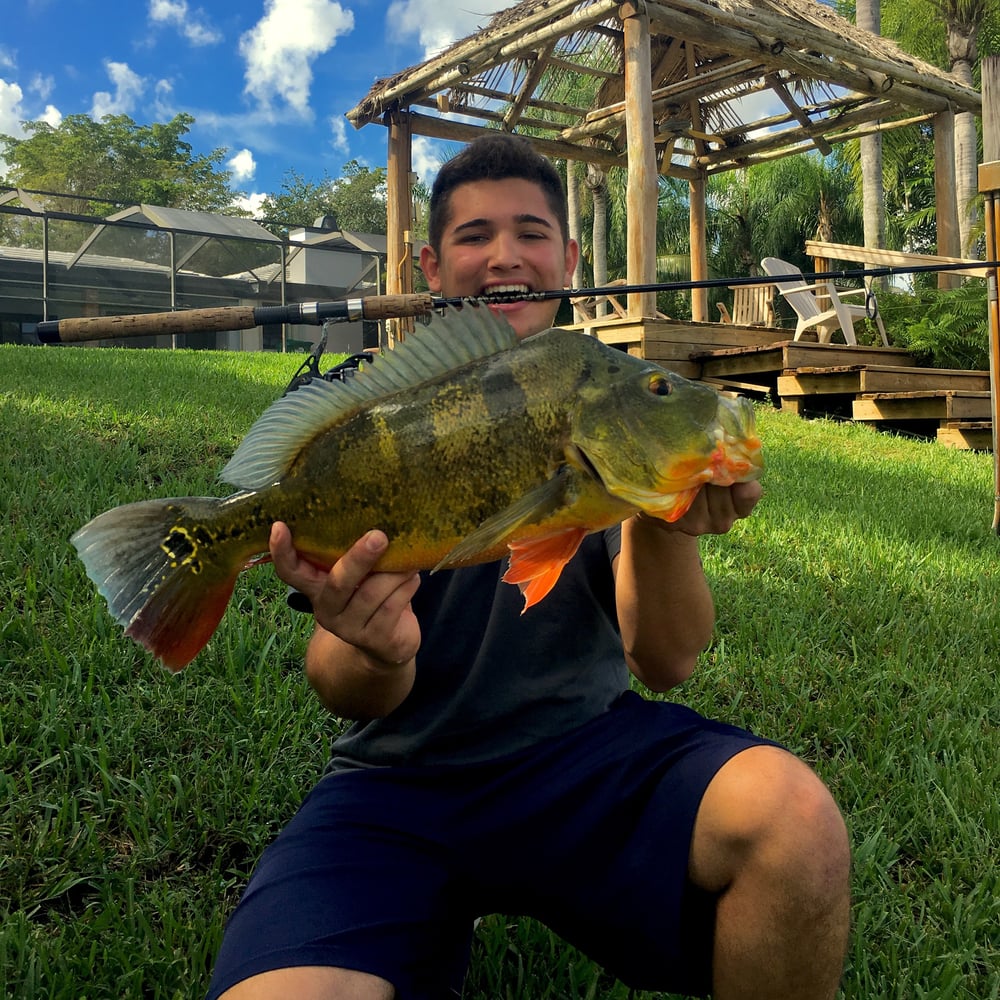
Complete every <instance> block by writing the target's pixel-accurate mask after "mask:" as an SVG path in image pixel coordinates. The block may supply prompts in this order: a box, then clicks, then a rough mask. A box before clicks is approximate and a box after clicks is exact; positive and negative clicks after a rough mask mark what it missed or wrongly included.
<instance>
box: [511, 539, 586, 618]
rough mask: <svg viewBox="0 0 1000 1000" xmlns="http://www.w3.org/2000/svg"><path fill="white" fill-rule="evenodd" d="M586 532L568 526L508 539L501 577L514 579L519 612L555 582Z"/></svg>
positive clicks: (548, 589)
mask: <svg viewBox="0 0 1000 1000" xmlns="http://www.w3.org/2000/svg"><path fill="white" fill-rule="evenodd" d="M586 534H587V532H586V530H585V529H583V528H568V529H567V530H566V531H561V532H560V533H559V534H558V535H547V536H546V537H545V538H533V539H530V540H526V541H523V542H511V544H510V546H509V548H510V566H509V567H508V569H507V572H506V573H504V576H503V578H504V582H505V583H516V584H517V585H518V586H519V587H520V588H521V593H522V594H523V595H524V607H523V608H522V609H521V613H522V614H523V613H524V612H525V611H527V610H528V608H530V607H531V606H532V604H537V603H538V602H539V601H540V600H541V599H542V598H543V597H545V595H546V594H547V593H548V592H549V591H550V590H551V589H552V588H553V587H554V586H555V585H556V581H557V580H558V579H559V575H560V574H561V573H562V571H563V567H564V566H565V565H566V563H568V562H569V561H570V559H572V558H573V555H574V554H575V553H576V550H577V549H578V548H579V547H580V542H582V541H583V539H584V537H585V536H586Z"/></svg>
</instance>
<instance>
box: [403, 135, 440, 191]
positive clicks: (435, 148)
mask: <svg viewBox="0 0 1000 1000" xmlns="http://www.w3.org/2000/svg"><path fill="white" fill-rule="evenodd" d="M448 157H449V153H448V151H447V150H446V149H445V148H444V147H443V146H441V145H440V144H439V143H438V142H436V141H435V140H434V139H428V138H427V136H425V135H415V136H414V137H413V145H412V147H411V149H410V163H411V165H412V167H413V172H414V173H415V174H416V175H417V177H419V178H420V180H421V181H422V182H423V183H424V184H426V185H427V187H428V188H429V187H430V186H431V185H432V184H433V183H434V178H435V177H437V172H438V171H439V170H440V169H441V164H442V163H444V161H445V160H447V159H448Z"/></svg>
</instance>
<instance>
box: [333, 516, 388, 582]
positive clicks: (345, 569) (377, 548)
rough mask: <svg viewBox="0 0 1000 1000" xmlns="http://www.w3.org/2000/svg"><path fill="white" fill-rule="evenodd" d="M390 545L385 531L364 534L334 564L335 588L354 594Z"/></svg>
mask: <svg viewBox="0 0 1000 1000" xmlns="http://www.w3.org/2000/svg"><path fill="white" fill-rule="evenodd" d="M388 547H389V539H388V538H387V537H386V535H385V532H383V531H378V530H373V531H369V532H367V533H366V534H364V535H362V536H361V538H359V539H358V540H357V541H356V542H355V543H354V544H353V545H352V546H351V547H350V548H349V549H348V550H347V551H346V552H345V553H344V554H343V555H342V556H341V557H340V559H338V560H337V562H336V563H335V564H334V566H333V569H331V570H330V584H331V586H332V587H333V589H335V590H337V591H339V592H343V593H347V594H353V593H354V591H355V590H357V589H358V587H359V586H360V585H361V581H362V580H364V579H365V577H366V576H368V575H369V574H370V573H371V572H372V571H373V570H374V569H375V566H376V564H377V563H378V561H379V559H381V558H382V555H383V553H384V552H385V550H386V549H387V548H388Z"/></svg>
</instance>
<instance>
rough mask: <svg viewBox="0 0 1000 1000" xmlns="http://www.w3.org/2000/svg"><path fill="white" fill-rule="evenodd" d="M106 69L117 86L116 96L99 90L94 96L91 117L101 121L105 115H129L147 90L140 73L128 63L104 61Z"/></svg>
mask: <svg viewBox="0 0 1000 1000" xmlns="http://www.w3.org/2000/svg"><path fill="white" fill-rule="evenodd" d="M104 68H105V69H106V70H107V73H108V77H109V78H110V79H111V82H112V83H113V84H114V86H115V92H114V94H113V95H112V94H109V93H108V92H107V91H106V90H99V91H98V92H97V93H96V94H94V103H93V106H92V107H91V109H90V116H91V117H92V118H93V119H94V120H95V121H100V120H101V119H102V118H103V117H104V116H105V115H127V114H129V113H130V112H131V111H132V109H133V108H134V107H135V105H136V102H137V101H138V99H139V98H140V97H141V96H142V93H143V91H144V90H145V89H146V83H145V81H144V80H143V78H142V77H141V76H139V74H138V73H135V72H133V71H132V70H131V69H129V67H128V63H120V62H112V61H111V60H110V59H106V60H105V61H104Z"/></svg>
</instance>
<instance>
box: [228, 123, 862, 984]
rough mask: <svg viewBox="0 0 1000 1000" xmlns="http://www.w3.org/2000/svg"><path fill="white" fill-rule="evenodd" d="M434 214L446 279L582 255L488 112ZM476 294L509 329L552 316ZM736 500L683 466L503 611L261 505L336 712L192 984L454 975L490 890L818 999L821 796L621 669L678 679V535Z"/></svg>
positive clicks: (719, 525) (834, 949) (664, 681)
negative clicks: (683, 494) (314, 535)
mask: <svg viewBox="0 0 1000 1000" xmlns="http://www.w3.org/2000/svg"><path fill="white" fill-rule="evenodd" d="M429 236H430V239H429V246H428V247H427V248H426V249H425V250H424V252H423V254H422V256H421V265H422V267H423V269H424V273H425V274H426V276H427V280H428V283H429V285H430V287H431V289H432V291H435V292H440V293H441V294H443V295H447V296H454V295H478V294H482V293H484V292H486V291H489V290H499V289H518V290H529V291H530V290H534V289H538V290H541V289H546V288H554V287H563V286H565V285H566V284H568V283H569V281H570V276H571V274H572V271H573V267H574V265H575V263H576V255H577V252H578V250H577V247H576V245H575V243H573V242H572V241H571V240H569V238H568V234H567V225H566V214H565V203H564V200H563V192H562V188H561V184H560V181H559V177H558V174H556V173H555V171H554V169H553V168H552V166H551V165H550V164H549V163H548V161H547V160H545V159H544V158H543V157H541V156H538V155H537V154H535V153H534V152H533V151H532V150H531V148H530V146H528V144H527V143H526V142H524V140H521V139H518V138H515V137H513V136H510V135H505V134H502V133H497V134H496V135H495V136H488V137H485V138H483V139H480V140H477V141H476V142H475V143H473V144H471V145H470V146H469V147H467V148H466V149H465V150H464V151H463V152H462V153H461V154H459V155H458V156H457V157H455V158H454V159H453V160H451V161H450V162H449V163H448V164H446V165H445V166H444V167H443V168H442V170H441V172H440V174H439V175H438V178H437V181H436V182H435V185H434V191H433V194H432V202H431V217H430V233H429ZM497 308H498V309H499V310H500V311H502V312H503V313H504V314H505V315H506V318H507V319H508V321H509V322H510V323H511V325H512V326H513V327H514V329H515V331H516V332H517V334H518V335H519V336H520V337H524V336H528V335H530V334H533V333H537V332H539V331H541V330H543V329H545V328H547V327H548V326H550V325H551V323H552V321H553V318H554V313H555V305H554V303H551V302H548V303H546V302H520V303H514V304H510V305H503V306H498V307H497ZM759 495H760V493H759V486H758V485H757V484H756V483H747V484H740V485H737V486H734V487H731V488H728V489H722V488H717V487H705V488H704V489H703V490H702V491H701V493H700V494H699V496H698V498H697V500H696V503H695V504H694V505H693V506H692V508H691V510H690V511H689V512H688V513H687V514H686V515H685V516H684V517H683V518H682V519H681V520H679V521H677V522H675V523H674V524H672V525H666V524H664V523H663V522H659V521H656V520H654V519H646V518H644V517H643V516H642V515H638V516H636V517H633V518H630V519H629V520H627V521H626V522H624V523H623V524H622V525H621V527H620V529H618V528H616V529H611V530H609V531H607V532H604V533H595V534H594V535H591V536H588V538H586V539H585V540H584V544H583V545H582V546H581V548H580V550H579V552H578V553H577V555H576V556H575V557H574V558H573V559H572V560H571V562H570V564H569V565H567V567H566V569H565V570H564V571H563V575H562V577H561V578H560V580H559V582H558V584H557V585H556V587H555V588H554V589H553V591H552V593H550V594H549V595H548V597H546V599H545V600H544V601H543V602H541V603H540V604H539V605H537V606H536V607H535V608H533V609H532V611H531V613H530V614H528V615H525V616H523V617H522V616H521V615H520V613H519V612H520V598H519V595H518V593H517V590H516V588H514V587H511V586H509V585H507V584H504V583H502V582H500V576H501V575H502V573H503V570H504V567H503V565H502V563H493V564H488V565H486V566H474V567H470V568H467V569H461V570H457V571H454V572H445V573H438V574H435V575H434V576H424V577H421V575H419V574H414V575H409V574H393V573H375V572H372V568H373V567H374V565H375V563H376V562H377V560H378V558H379V556H380V555H381V553H382V552H383V551H384V549H385V547H386V545H387V544H388V540H387V539H386V537H385V535H384V534H383V533H381V532H380V531H378V530H377V526H373V530H372V531H370V532H368V534H366V535H365V536H364V537H363V538H361V539H360V540H359V541H358V542H357V544H356V545H355V546H354V547H353V548H352V549H351V550H350V551H348V552H347V553H346V554H345V555H344V557H343V558H342V559H341V560H340V561H339V562H338V563H337V564H336V565H335V566H334V567H333V568H332V569H331V570H330V572H329V573H323V572H320V571H318V570H316V569H315V567H312V566H311V565H310V564H308V563H307V562H305V561H304V560H301V559H299V557H298V556H297V554H296V552H295V549H294V540H293V539H292V538H291V537H290V533H289V531H288V528H287V527H286V526H285V525H282V524H277V525H275V526H274V529H273V532H272V536H271V551H272V555H273V558H274V564H275V567H276V569H277V571H278V573H279V575H280V576H281V577H282V579H284V580H285V581H286V582H287V583H289V584H290V585H291V586H292V587H294V588H295V589H296V591H297V592H298V594H299V595H300V596H301V597H302V598H303V600H304V601H305V602H307V604H308V606H309V608H310V609H311V611H312V613H313V615H314V616H315V620H316V628H315V631H314V633H313V636H312V638H311V640H310V643H309V647H308V650H307V653H306V673H307V677H308V679H309V681H310V683H311V684H312V686H313V688H314V689H315V691H316V693H317V695H318V697H319V698H320V700H321V701H322V702H323V704H324V705H325V706H326V707H327V708H328V709H329V710H330V711H331V712H332V713H334V714H335V715H337V716H340V717H343V718H347V719H353V720H357V721H356V722H355V724H354V725H352V726H351V728H350V729H349V730H348V731H347V732H346V733H345V734H344V735H343V736H341V737H340V738H339V739H338V740H337V741H336V742H335V744H334V758H333V760H332V761H331V763H330V767H329V769H328V774H327V775H326V776H325V777H324V778H323V779H322V780H321V781H320V782H319V784H318V785H317V786H316V788H315V789H314V790H313V792H312V793H311V794H310V796H309V797H308V798H307V800H306V801H305V802H304V803H303V805H302V807H301V809H300V810H299V812H298V814H297V815H296V817H295V818H294V819H293V820H292V822H291V823H290V824H289V826H288V827H286V829H285V830H284V831H283V832H282V834H281V835H280V836H279V838H278V839H277V841H276V842H275V843H274V844H273V845H272V846H271V847H270V848H269V849H268V851H267V852H266V853H265V855H264V857H263V858H262V860H261V862H260V865H259V866H258V868H257V871H256V872H255V873H254V876H253V878H252V880H251V882H250V885H249V886H248V889H247V892H246V894H245V896H244V898H243V900H242V902H241V903H240V906H239V907H238V908H237V910H236V911H235V913H234V914H233V917H232V919H231V921H230V924H229V926H228V928H227V933H226V938H225V941H224V943H223V947H222V950H221V952H220V956H219V961H218V965H217V968H216V974H215V978H214V980H213V984H212V989H211V993H210V996H211V997H213V998H215V997H218V996H224V997H225V1000H255V998H270V997H274V998H278V997H293V996H294V997H296V998H303V1000H312V998H315V1000H320V998H358V1000H362V998H365V1000H368V998H370V1000H376V998H377V1000H388V998H391V997H396V998H399V1000H418V998H419V1000H430V998H439V997H445V996H459V995H460V992H461V984H462V979H463V976H464V972H465V968H466V965H467V962H468V954H469V947H470V940H471V933H472V925H473V921H474V919H475V918H476V917H477V916H479V915H482V914H484V913H489V912H508V913H526V914H531V915H533V916H535V917H537V918H539V919H541V920H543V921H544V922H546V923H547V924H548V925H549V926H550V927H552V928H553V929H554V930H555V931H557V932H558V933H559V934H560V935H562V936H563V937H565V938H566V939H567V940H569V941H571V942H573V943H574V944H576V945H578V946H579V947H581V948H582V949H583V950H584V951H586V952H587V953H588V954H590V955H591V956H592V957H593V958H595V959H596V960H597V961H599V962H601V963H602V964H603V965H604V966H605V967H606V968H607V969H608V970H609V971H610V972H612V973H613V974H614V975H616V976H618V977H619V978H620V979H622V980H623V981H624V982H626V983H628V984H630V985H633V986H635V987H637V988H643V989H657V990H670V991H674V992H685V993H689V994H695V995H706V994H707V993H709V992H711V993H712V994H713V995H714V996H715V997H716V998H718V1000H727V998H734V997H740V998H758V997H760V998H763V997H773V998H781V1000H797V998H802V1000H805V998H809V1000H821V998H832V997H833V996H834V994H835V992H836V989H837V984H838V981H839V978H840V970H841V967H842V962H843V957H844V951H845V947H846V936H847V925H848V846H847V838H846V833H845V830H844V825H843V821H842V820H841V817H840V814H839V812H838V810H837V808H836V806H835V804H834V803H833V801H832V799H831V797H830V795H829V793H828V792H827V790H826V789H825V788H824V787H823V785H822V784H821V783H820V781H819V780H818V779H817V778H816V777H815V775H814V774H813V773H812V771H811V770H809V768H808V767H806V766H805V765H804V764H803V763H801V762H800V761H798V760H797V759H795V758H794V757H793V756H792V755H791V754H789V753H787V752H786V751H785V750H783V749H781V748H780V747H778V746H777V745H775V744H773V743H770V742H769V741H767V740H763V739H760V738H758V737H755V736H753V735H751V734H749V733H747V732H744V731H742V730H739V729H736V728H734V727H731V726H728V725H725V724H722V723H715V722H712V721H710V720H706V719H703V718H702V717H700V716H698V715H696V714H695V713H694V712H691V711H690V710H689V709H687V708H685V707H683V706H681V705H677V704H673V703H670V702H658V701H651V700H645V699H643V698H640V697H639V696H638V695H637V694H634V693H632V692H629V690H628V688H629V672H631V674H633V675H634V676H635V677H637V678H638V679H639V680H640V681H642V683H643V684H645V685H646V686H647V687H649V688H650V689H652V690H653V691H666V690H668V689H669V688H671V687H673V686H675V685H676V684H678V683H680V682H681V681H683V680H684V679H685V678H686V677H688V676H689V675H690V673H691V671H692V670H693V669H694V666H695V663H696V660H697V657H698V654H699V653H700V651H701V650H702V649H703V648H704V647H705V646H706V644H707V643H708V641H709V639H710V637H711V632H712V628H713V625H714V606H713V602H712V597H711V594H710V592H709V589H708V585H707V583H706V581H705V577H704V574H703V572H702V569H701V563H700V560H699V557H698V536H699V535H701V534H705V533H721V532H725V531H728V530H729V528H730V527H731V526H732V524H733V523H734V522H735V520H737V519H738V518H740V517H744V516H746V515H748V514H749V513H750V511H751V510H752V508H753V507H754V505H755V504H756V502H757V500H758V498H759Z"/></svg>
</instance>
